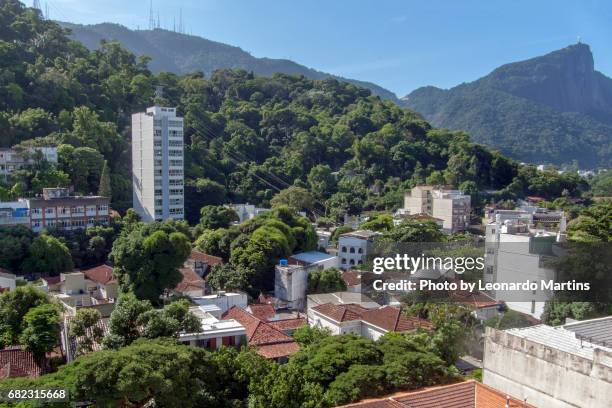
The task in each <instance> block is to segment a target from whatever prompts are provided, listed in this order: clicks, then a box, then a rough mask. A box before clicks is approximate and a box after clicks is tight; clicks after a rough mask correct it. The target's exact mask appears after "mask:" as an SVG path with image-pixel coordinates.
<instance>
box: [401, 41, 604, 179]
mask: <svg viewBox="0 0 612 408" xmlns="http://www.w3.org/2000/svg"><path fill="white" fill-rule="evenodd" d="M401 104H402V105H403V106H405V107H408V108H410V109H413V110H416V111H418V112H420V113H421V114H423V115H424V116H425V118H426V119H427V120H429V121H431V122H432V123H433V124H434V125H435V126H440V127H446V128H451V129H463V130H466V131H467V132H469V133H470V135H471V136H472V138H473V139H474V140H475V141H478V142H481V143H485V144H488V145H490V146H493V147H497V148H499V149H500V150H501V151H502V152H504V153H506V154H508V155H510V156H512V157H515V158H517V159H519V160H524V161H529V162H535V163H547V162H550V163H555V164H563V163H569V162H571V161H572V160H574V159H576V160H578V162H579V165H580V166H581V167H594V166H601V167H610V166H611V165H612V79H610V78H608V77H606V76H605V75H603V74H602V73H600V72H598V71H596V70H595V69H594V61H593V54H592V53H591V50H590V47H589V46H588V45H586V44H581V43H578V44H574V45H571V46H569V47H566V48H563V49H561V50H558V51H554V52H551V53H549V54H546V55H544V56H541V57H536V58H532V59H529V60H525V61H520V62H515V63H510V64H506V65H503V66H501V67H499V68H497V69H495V70H493V71H492V72H491V73H490V74H489V75H487V76H485V77H482V78H480V79H478V80H476V81H474V82H471V83H464V84H461V85H459V86H456V87H454V88H451V89H448V90H444V89H439V88H436V87H431V86H428V87H423V88H419V89H417V90H415V91H413V92H411V93H410V94H409V95H407V96H405V97H404V98H402V99H401Z"/></svg>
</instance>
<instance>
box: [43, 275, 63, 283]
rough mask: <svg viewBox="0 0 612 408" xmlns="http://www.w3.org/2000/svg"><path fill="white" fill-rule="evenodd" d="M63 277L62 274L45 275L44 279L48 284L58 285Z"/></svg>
mask: <svg viewBox="0 0 612 408" xmlns="http://www.w3.org/2000/svg"><path fill="white" fill-rule="evenodd" d="M61 279H62V277H61V276H59V275H58V276H45V277H43V278H42V280H44V281H45V282H47V285H57V284H58V283H60V281H61Z"/></svg>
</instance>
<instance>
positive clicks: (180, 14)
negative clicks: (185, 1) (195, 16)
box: [179, 8, 185, 34]
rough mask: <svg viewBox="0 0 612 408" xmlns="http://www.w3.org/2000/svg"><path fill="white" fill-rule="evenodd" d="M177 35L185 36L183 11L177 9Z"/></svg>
mask: <svg viewBox="0 0 612 408" xmlns="http://www.w3.org/2000/svg"><path fill="white" fill-rule="evenodd" d="M179 33H181V34H185V33H184V32H183V9H182V8H180V9H179Z"/></svg>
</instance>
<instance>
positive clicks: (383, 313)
mask: <svg viewBox="0 0 612 408" xmlns="http://www.w3.org/2000/svg"><path fill="white" fill-rule="evenodd" d="M313 310H315V311H317V312H319V313H321V314H323V315H325V316H327V317H329V318H330V319H332V320H334V321H336V322H348V321H351V320H362V321H364V322H367V323H369V324H372V325H374V326H376V327H380V328H381V329H384V330H386V331H397V332H402V331H409V330H415V329H418V328H425V329H430V328H432V327H433V325H432V324H431V323H430V322H429V321H427V320H425V319H421V318H419V317H414V316H406V315H404V314H403V313H402V312H401V310H400V309H398V308H396V307H392V306H384V307H381V308H380V309H370V310H368V309H365V308H363V307H361V306H359V305H357V304H353V303H350V304H346V305H334V304H331V303H324V304H322V305H319V306H315V307H313Z"/></svg>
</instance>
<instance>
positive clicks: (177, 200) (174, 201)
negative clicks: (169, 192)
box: [170, 198, 183, 205]
mask: <svg viewBox="0 0 612 408" xmlns="http://www.w3.org/2000/svg"><path fill="white" fill-rule="evenodd" d="M182 204H183V199H182V198H172V199H171V200H170V205H182Z"/></svg>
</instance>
